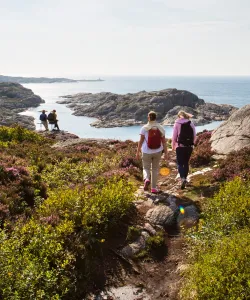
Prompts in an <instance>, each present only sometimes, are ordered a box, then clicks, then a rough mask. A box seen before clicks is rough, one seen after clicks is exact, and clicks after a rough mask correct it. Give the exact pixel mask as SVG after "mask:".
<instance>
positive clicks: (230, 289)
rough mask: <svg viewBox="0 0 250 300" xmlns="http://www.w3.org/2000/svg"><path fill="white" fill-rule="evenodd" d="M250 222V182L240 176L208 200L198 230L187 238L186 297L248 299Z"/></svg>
mask: <svg viewBox="0 0 250 300" xmlns="http://www.w3.org/2000/svg"><path fill="white" fill-rule="evenodd" d="M249 225H250V182H249V181H243V180H241V179H240V178H237V177H236V178H235V179H234V180H233V181H231V182H227V183H225V184H224V185H222V186H221V188H220V191H219V192H218V193H217V194H216V195H215V196H214V198H213V199H208V200H207V203H206V204H205V206H204V212H203V218H202V220H200V223H199V228H198V231H194V230H192V231H191V233H190V234H189V236H188V237H187V242H188V245H189V259H190V267H189V268H188V270H187V271H186V272H184V278H185V280H184V285H183V288H182V291H181V295H182V299H218V300H220V299H232V300H233V299H248V296H250V264H249V262H250V243H249V240H250V232H249Z"/></svg>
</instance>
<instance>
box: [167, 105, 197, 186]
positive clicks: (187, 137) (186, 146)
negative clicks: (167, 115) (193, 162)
mask: <svg viewBox="0 0 250 300" xmlns="http://www.w3.org/2000/svg"><path fill="white" fill-rule="evenodd" d="M191 117H192V115H191V114H188V113H186V112H185V111H183V110H181V111H179V113H178V119H177V120H176V121H175V124H174V129H173V136H172V149H173V150H175V151H176V160H177V167H178V172H179V174H180V178H181V189H184V188H185V187H186V184H187V175H188V172H189V160H190V157H191V154H192V151H193V145H194V141H195V137H196V130H195V126H194V124H193V123H192V122H191V121H190V118H191Z"/></svg>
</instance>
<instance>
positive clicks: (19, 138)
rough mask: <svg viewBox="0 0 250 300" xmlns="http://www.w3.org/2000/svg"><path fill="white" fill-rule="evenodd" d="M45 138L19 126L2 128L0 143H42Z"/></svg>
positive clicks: (0, 129)
mask: <svg viewBox="0 0 250 300" xmlns="http://www.w3.org/2000/svg"><path fill="white" fill-rule="evenodd" d="M43 139H44V138H43V137H42V136H40V135H39V134H37V133H36V132H34V131H30V130H28V129H25V128H23V127H21V126H19V125H17V126H15V127H5V126H1V127H0V142H2V143H8V142H19V143H20V142H24V141H29V142H38V141H42V140H43Z"/></svg>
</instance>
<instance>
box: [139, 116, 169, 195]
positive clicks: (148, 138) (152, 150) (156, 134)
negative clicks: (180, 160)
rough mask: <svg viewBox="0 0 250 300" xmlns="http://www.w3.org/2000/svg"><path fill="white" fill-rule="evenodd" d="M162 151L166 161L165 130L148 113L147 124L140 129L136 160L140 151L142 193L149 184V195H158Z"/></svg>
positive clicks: (154, 117)
mask: <svg viewBox="0 0 250 300" xmlns="http://www.w3.org/2000/svg"><path fill="white" fill-rule="evenodd" d="M162 150H164V156H165V159H166V160H167V159H168V151H167V146H166V138H165V129H164V128H163V127H162V126H161V125H160V124H159V123H157V122H156V113H155V112H154V111H150V112H149V113H148V123H147V124H146V125H144V126H143V127H142V128H141V131H140V140H139V142H138V148H137V153H136V158H137V159H139V156H140V151H141V153H142V164H143V180H144V191H147V190H148V189H149V185H150V182H151V193H154V194H156V193H158V189H157V188H156V183H157V178H158V173H159V166H160V159H161V155H162Z"/></svg>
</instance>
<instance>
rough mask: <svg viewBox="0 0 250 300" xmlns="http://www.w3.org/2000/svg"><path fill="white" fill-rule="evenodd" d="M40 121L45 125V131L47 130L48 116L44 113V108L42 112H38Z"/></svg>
mask: <svg viewBox="0 0 250 300" xmlns="http://www.w3.org/2000/svg"><path fill="white" fill-rule="evenodd" d="M40 121H41V123H42V124H43V126H44V127H45V131H48V130H49V127H48V117H47V115H46V113H45V110H42V113H41V114H40Z"/></svg>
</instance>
